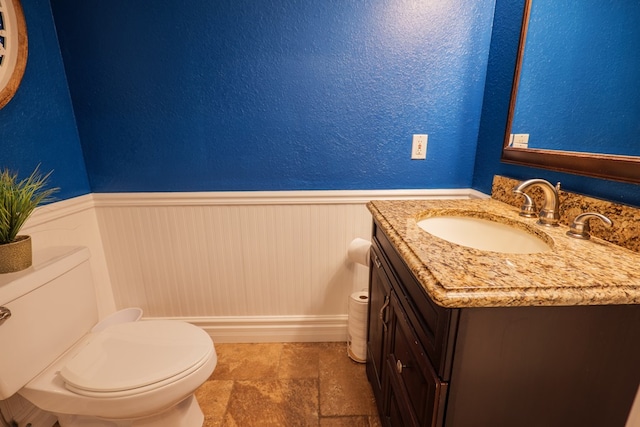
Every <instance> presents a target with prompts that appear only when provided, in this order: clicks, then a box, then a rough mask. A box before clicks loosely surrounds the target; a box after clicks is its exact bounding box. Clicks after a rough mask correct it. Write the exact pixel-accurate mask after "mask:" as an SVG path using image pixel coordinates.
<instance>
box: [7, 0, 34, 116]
mask: <svg viewBox="0 0 640 427" xmlns="http://www.w3.org/2000/svg"><path fill="white" fill-rule="evenodd" d="M4 2H5V4H10V5H11V6H12V8H13V15H14V17H15V20H16V28H15V29H13V30H14V31H15V32H16V33H15V34H10V35H9V36H10V37H17V39H18V44H17V50H16V62H15V65H14V66H13V69H12V70H9V71H8V72H10V73H11V75H10V77H9V79H8V80H7V82H6V84H5V86H4V87H3V88H0V108H2V107H4V106H5V105H7V103H8V102H9V101H11V99H12V98H13V95H15V93H16V91H17V90H18V87H19V86H20V82H21V81H22V76H24V70H25V68H26V67H27V56H28V43H27V23H26V21H25V19H24V12H23V10H22V5H21V4H20V0H4ZM3 18H4V19H5V20H6V19H7V17H3ZM6 25H7V24H6V22H5V27H6ZM9 30H12V29H11V28H9ZM5 31H6V30H5Z"/></svg>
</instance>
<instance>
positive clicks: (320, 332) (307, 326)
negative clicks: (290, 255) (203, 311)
mask: <svg viewBox="0 0 640 427" xmlns="http://www.w3.org/2000/svg"><path fill="white" fill-rule="evenodd" d="M146 319H151V318H146ZM152 319H168V320H181V321H184V322H187V323H191V324H192V325H195V326H198V327H200V328H202V329H204V330H205V331H206V332H207V333H208V334H209V336H211V339H213V342H218V343H258V342H340V341H344V342H346V341H347V315H346V314H345V315H334V316H225V317H164V318H160V317H153V318H152Z"/></svg>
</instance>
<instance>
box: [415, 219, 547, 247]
mask: <svg viewBox="0 0 640 427" xmlns="http://www.w3.org/2000/svg"><path fill="white" fill-rule="evenodd" d="M418 226H419V227H420V228H422V229H423V230H424V231H426V232H427V233H429V234H432V235H434V236H436V237H439V238H440V239H443V240H447V241H449V242H451V243H455V244H457V245H461V246H466V247H469V248H474V249H479V250H483V251H491V252H502V253H510V254H532V253H539V252H546V251H548V250H550V249H551V246H550V245H549V244H547V242H545V241H544V240H543V239H542V238H540V237H538V236H536V235H534V234H531V233H529V232H527V231H526V230H522V229H520V228H516V227H512V226H510V225H507V224H502V223H500V222H496V221H491V220H487V219H481V218H474V217H466V216H434V217H429V218H424V219H421V220H419V221H418Z"/></svg>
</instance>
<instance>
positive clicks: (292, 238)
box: [94, 190, 482, 325]
mask: <svg viewBox="0 0 640 427" xmlns="http://www.w3.org/2000/svg"><path fill="white" fill-rule="evenodd" d="M481 196H482V195H481V194H480V193H475V192H473V191H470V190H411V191H395V190H392V191H379V192H375V191H371V192H365V191H360V192H359V191H326V192H323V191H316V192H242V193H142V194H131V193H129V194H95V195H94V200H95V204H96V205H95V206H96V212H97V218H98V223H99V226H100V231H101V235H102V239H103V244H104V251H105V256H106V260H107V264H108V266H109V271H110V277H111V283H112V287H113V292H114V297H115V301H116V305H117V306H118V307H119V308H123V307H128V306H139V307H141V308H142V309H143V310H144V313H145V314H144V315H145V317H167V318H184V319H194V318H200V319H214V318H215V319H239V318H241V319H247V318H249V319H260V318H261V319H265V318H269V317H272V318H277V319H280V320H279V321H278V322H279V324H284V323H286V322H285V321H284V320H282V319H290V320H291V322H294V323H295V322H296V320H295V319H299V318H301V317H302V318H306V319H318V318H322V319H325V320H326V319H329V318H333V319H334V320H335V319H337V321H339V322H343V324H344V325H346V323H344V319H345V315H346V313H347V300H348V298H347V297H348V295H349V294H350V293H351V292H354V291H356V290H361V289H364V288H366V287H367V279H368V268H367V267H365V266H361V265H357V264H353V263H351V262H349V261H348V260H347V258H346V250H347V246H348V244H349V242H350V241H351V240H352V239H354V238H356V237H361V238H365V239H369V238H370V233H371V216H370V214H369V212H368V210H367V209H366V206H365V204H366V202H367V201H368V200H371V199H374V198H468V197H481ZM327 316H328V317H327ZM323 321H324V320H323Z"/></svg>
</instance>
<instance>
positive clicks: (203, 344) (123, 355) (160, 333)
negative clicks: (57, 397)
mask: <svg viewBox="0 0 640 427" xmlns="http://www.w3.org/2000/svg"><path fill="white" fill-rule="evenodd" d="M212 347H213V343H212V341H211V338H210V337H209V335H208V334H207V333H206V332H204V331H203V330H202V329H200V328H198V327H196V326H193V325H191V324H188V323H185V322H181V321H175V320H143V321H139V322H130V323H121V324H118V325H113V326H110V327H108V328H106V329H105V330H103V331H102V332H100V333H98V334H97V335H96V336H95V338H94V339H92V340H91V341H90V342H89V343H88V344H87V345H86V346H85V347H84V348H83V349H82V350H81V351H80V352H79V353H78V354H76V355H75V356H74V357H73V358H72V359H71V360H69V361H68V362H67V364H66V365H65V367H64V368H63V369H62V370H61V371H60V375H61V376H62V378H64V380H65V382H66V383H67V384H68V385H71V386H73V387H74V388H77V389H80V390H87V391H95V392H116V391H122V390H130V389H134V388H139V387H144V386H147V385H149V384H153V383H156V382H160V381H163V380H165V379H167V378H171V377H173V376H176V375H178V374H180V373H181V372H184V371H186V370H188V369H189V368H191V367H193V366H194V365H197V364H198V363H199V362H200V361H201V360H202V359H203V358H205V357H207V356H208V355H209V354H210V352H211V348H212Z"/></svg>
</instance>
